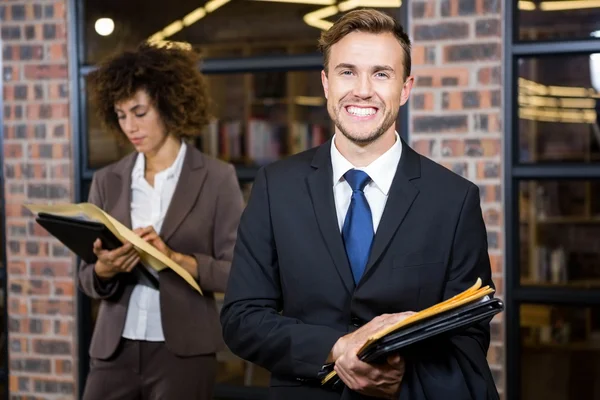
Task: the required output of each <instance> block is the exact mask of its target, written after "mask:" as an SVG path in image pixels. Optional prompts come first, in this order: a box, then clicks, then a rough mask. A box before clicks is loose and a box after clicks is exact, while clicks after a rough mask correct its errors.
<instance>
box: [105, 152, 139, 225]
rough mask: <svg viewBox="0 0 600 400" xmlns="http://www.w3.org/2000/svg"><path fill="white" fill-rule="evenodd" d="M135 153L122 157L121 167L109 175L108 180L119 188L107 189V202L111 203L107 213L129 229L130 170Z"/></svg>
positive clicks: (133, 162)
mask: <svg viewBox="0 0 600 400" xmlns="http://www.w3.org/2000/svg"><path fill="white" fill-rule="evenodd" d="M136 157H137V153H132V154H131V155H129V156H127V158H125V159H123V164H122V168H120V169H117V170H115V171H114V172H112V173H111V176H110V177H109V182H111V183H114V185H115V186H116V185H118V186H119V189H120V190H118V191H116V190H109V191H108V192H107V193H106V195H107V196H109V198H108V199H107V200H108V201H107V204H113V206H112V208H111V209H110V211H109V213H110V215H111V216H113V217H114V218H115V219H117V220H118V221H119V222H121V223H122V224H123V225H125V226H126V227H128V228H129V229H131V171H132V170H133V166H134V164H135V160H136ZM110 196H116V198H110Z"/></svg>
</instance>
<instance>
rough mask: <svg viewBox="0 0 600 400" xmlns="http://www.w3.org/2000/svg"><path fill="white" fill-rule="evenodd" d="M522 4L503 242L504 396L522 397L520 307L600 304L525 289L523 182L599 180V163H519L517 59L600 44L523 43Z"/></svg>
mask: <svg viewBox="0 0 600 400" xmlns="http://www.w3.org/2000/svg"><path fill="white" fill-rule="evenodd" d="M518 18H519V10H518V7H517V0H509V1H507V2H505V7H504V21H505V24H506V25H505V30H504V32H505V34H504V38H503V40H504V60H503V64H504V77H505V84H504V99H505V104H504V121H505V124H504V126H505V127H504V129H505V131H504V182H503V183H504V199H505V200H504V202H505V203H504V227H505V228H504V239H505V242H504V243H506V245H505V258H504V259H505V266H506V267H505V270H504V273H505V303H506V310H507V311H506V313H505V321H506V326H505V348H506V360H505V382H506V393H505V398H507V399H514V400H520V399H521V355H522V349H521V335H520V326H521V325H520V307H521V305H523V304H552V305H558V306H560V305H570V306H588V307H592V306H596V305H600V290H597V289H585V290H581V289H575V288H573V289H572V288H563V287H528V286H521V283H520V279H519V274H520V259H519V258H520V257H519V254H520V233H519V183H520V182H521V181H526V180H532V179H533V180H550V179H553V180H554V179H587V180H590V179H600V165H593V164H585V163H569V165H565V164H561V163H559V162H556V163H544V164H543V165H540V164H529V165H527V164H519V160H518V159H519V147H518V146H519V129H518V124H519V117H518V111H519V106H518V78H519V75H518V66H517V63H518V59H519V58H520V57H524V56H541V55H568V54H587V53H592V52H599V53H600V40H593V39H579V40H569V41H557V40H555V41H550V40H548V41H539V42H526V41H520V40H519V35H518V32H519V19H518Z"/></svg>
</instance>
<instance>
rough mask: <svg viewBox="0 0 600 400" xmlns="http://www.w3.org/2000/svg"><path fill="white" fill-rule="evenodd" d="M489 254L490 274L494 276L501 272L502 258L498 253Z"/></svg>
mask: <svg viewBox="0 0 600 400" xmlns="http://www.w3.org/2000/svg"><path fill="white" fill-rule="evenodd" d="M489 256H490V265H491V269H492V274H493V275H495V276H498V275H501V274H502V273H503V262H504V258H503V257H502V256H501V255H498V254H490V255H489ZM495 280H496V278H494V281H495Z"/></svg>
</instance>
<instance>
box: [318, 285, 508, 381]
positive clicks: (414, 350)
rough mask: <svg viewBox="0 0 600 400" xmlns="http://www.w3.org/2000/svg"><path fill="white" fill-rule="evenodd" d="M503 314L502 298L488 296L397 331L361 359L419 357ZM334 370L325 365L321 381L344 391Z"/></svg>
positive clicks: (366, 349) (363, 352) (370, 346)
mask: <svg viewBox="0 0 600 400" xmlns="http://www.w3.org/2000/svg"><path fill="white" fill-rule="evenodd" d="M503 310H504V303H503V302H502V300H500V299H498V298H490V297H489V296H487V295H486V296H485V297H482V298H475V299H474V300H473V301H471V302H468V303H466V304H462V305H460V306H458V307H452V308H450V309H449V310H447V311H444V312H440V313H435V314H433V315H431V316H430V317H427V318H424V319H421V320H418V321H416V322H415V323H413V324H408V325H406V326H403V327H401V328H399V329H397V330H393V331H391V332H389V333H387V334H386V335H384V336H382V337H380V338H379V339H377V340H375V341H372V342H370V343H368V344H367V345H365V346H363V347H362V348H361V350H360V351H359V352H358V354H357V356H358V358H359V359H360V360H361V361H364V362H366V363H369V364H381V363H384V362H386V359H387V357H388V356H390V355H392V354H399V355H400V356H406V355H411V356H412V357H418V354H419V348H421V349H423V347H421V346H428V345H429V344H431V343H432V342H433V341H438V340H443V339H448V338H450V337H451V336H453V335H456V334H460V333H461V332H463V331H465V330H466V329H468V328H470V327H472V326H473V325H475V324H477V323H479V322H482V321H486V320H491V319H492V317H493V316H494V315H496V314H498V313H500V312H502V311H503ZM333 366H334V364H333V363H331V364H328V365H325V366H324V368H323V370H322V371H321V373H320V374H319V378H320V379H321V384H322V385H323V386H325V387H330V388H333V389H340V387H342V386H343V382H342V381H341V380H340V378H339V377H338V376H337V375H336V374H335V373H334V372H333Z"/></svg>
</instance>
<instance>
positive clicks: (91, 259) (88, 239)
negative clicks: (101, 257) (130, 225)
mask: <svg viewBox="0 0 600 400" xmlns="http://www.w3.org/2000/svg"><path fill="white" fill-rule="evenodd" d="M35 220H36V222H37V223H38V224H40V225H41V226H42V227H44V229H46V230H47V231H48V232H49V233H50V234H51V235H52V236H54V237H55V238H56V239H58V240H59V241H60V242H61V243H62V244H64V245H65V246H67V247H68V248H69V250H71V251H72V252H73V253H75V254H77V255H78V256H79V257H80V258H81V259H82V260H83V261H85V262H86V263H88V264H93V263H95V262H96V261H98V257H97V256H96V254H94V250H93V248H94V242H95V241H96V239H100V241H101V242H102V248H103V249H106V250H114V249H117V248H119V247H121V246H122V245H123V243H122V242H121V241H120V240H119V239H118V238H117V237H116V236H115V235H114V234H113V233H112V232H111V231H110V229H108V228H107V227H106V225H104V224H102V223H100V222H96V221H88V220H84V219H79V218H76V217H65V216H61V215H54V214H47V213H43V212H40V213H38V215H37V217H36V218H35ZM135 270H136V272H139V273H141V274H142V275H143V276H144V277H145V278H146V279H147V280H148V281H149V283H150V284H151V285H152V286H153V287H154V288H158V286H159V284H158V279H157V278H156V277H155V276H154V275H152V273H150V271H148V270H147V269H146V267H144V266H143V265H142V266H139V267H137V268H136V269H135Z"/></svg>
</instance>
